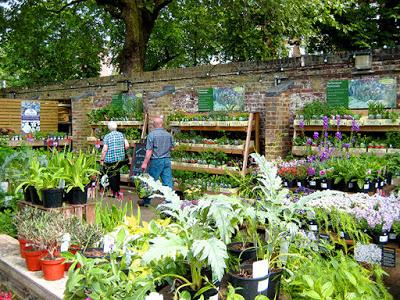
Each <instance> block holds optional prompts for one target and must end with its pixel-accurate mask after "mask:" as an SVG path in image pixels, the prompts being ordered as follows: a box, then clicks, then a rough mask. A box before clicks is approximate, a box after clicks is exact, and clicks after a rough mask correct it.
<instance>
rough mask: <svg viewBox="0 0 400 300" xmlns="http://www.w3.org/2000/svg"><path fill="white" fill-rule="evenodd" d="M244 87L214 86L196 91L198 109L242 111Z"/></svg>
mask: <svg viewBox="0 0 400 300" xmlns="http://www.w3.org/2000/svg"><path fill="white" fill-rule="evenodd" d="M244 92H245V91H244V87H234V88H230V87H214V88H208V89H201V90H198V91H197V94H198V97H199V106H198V109H199V111H211V110H214V111H243V110H244V99H245V94H244Z"/></svg>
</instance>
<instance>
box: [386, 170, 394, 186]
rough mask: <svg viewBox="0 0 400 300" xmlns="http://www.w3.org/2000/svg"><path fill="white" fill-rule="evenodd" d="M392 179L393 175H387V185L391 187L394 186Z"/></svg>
mask: <svg viewBox="0 0 400 300" xmlns="http://www.w3.org/2000/svg"><path fill="white" fill-rule="evenodd" d="M392 177H393V174H392V173H390V172H388V173H387V174H386V183H387V185H391V184H392Z"/></svg>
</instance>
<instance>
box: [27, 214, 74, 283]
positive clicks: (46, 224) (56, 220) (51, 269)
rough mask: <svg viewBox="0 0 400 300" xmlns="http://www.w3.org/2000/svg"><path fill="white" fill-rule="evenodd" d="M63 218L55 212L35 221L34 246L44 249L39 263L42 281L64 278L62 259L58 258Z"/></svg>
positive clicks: (43, 215)
mask: <svg viewBox="0 0 400 300" xmlns="http://www.w3.org/2000/svg"><path fill="white" fill-rule="evenodd" d="M65 224H66V221H65V218H64V217H63V215H62V214H61V213H59V212H56V211H48V212H45V213H43V214H42V216H41V218H39V219H37V220H36V221H35V232H36V234H35V240H34V244H35V245H37V246H38V247H39V248H41V249H44V250H45V253H46V255H44V256H43V257H42V258H41V260H40V262H41V266H42V271H43V276H44V279H46V280H49V281H54V280H59V279H61V278H63V277H64V269H65V267H64V264H63V262H64V260H65V259H64V258H63V257H60V244H61V241H62V237H63V235H64V234H65Z"/></svg>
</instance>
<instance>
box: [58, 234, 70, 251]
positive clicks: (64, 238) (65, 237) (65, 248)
mask: <svg viewBox="0 0 400 300" xmlns="http://www.w3.org/2000/svg"><path fill="white" fill-rule="evenodd" d="M61 241H62V242H61V246H60V251H61V252H67V251H68V249H69V242H70V241H71V235H70V234H69V233H64V235H63V236H62V239H61Z"/></svg>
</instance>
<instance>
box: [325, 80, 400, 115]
mask: <svg viewBox="0 0 400 300" xmlns="http://www.w3.org/2000/svg"><path fill="white" fill-rule="evenodd" d="M326 99H327V102H328V104H329V105H330V106H345V107H348V108H351V109H365V108H368V103H369V102H377V103H381V104H383V106H384V107H385V108H395V107H396V101H397V82H396V78H392V77H384V78H378V77H371V78H362V79H352V80H330V81H328V84H327V88H326Z"/></svg>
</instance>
